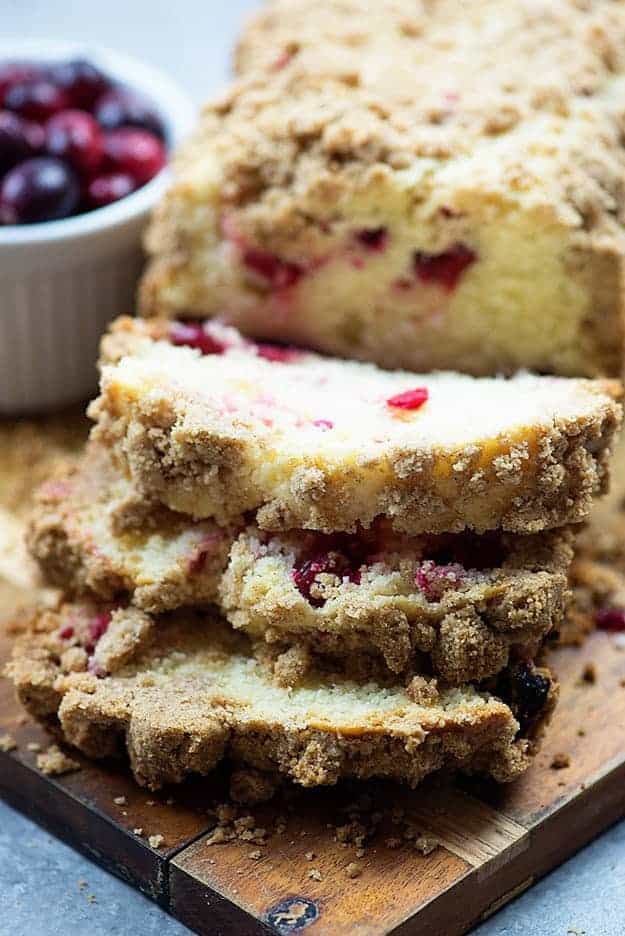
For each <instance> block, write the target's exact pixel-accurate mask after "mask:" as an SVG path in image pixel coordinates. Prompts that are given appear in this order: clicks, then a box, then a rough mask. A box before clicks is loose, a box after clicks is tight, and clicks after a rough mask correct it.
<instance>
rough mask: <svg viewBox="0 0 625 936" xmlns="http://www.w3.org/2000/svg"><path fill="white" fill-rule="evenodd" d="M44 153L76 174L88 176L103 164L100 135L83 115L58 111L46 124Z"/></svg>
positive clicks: (98, 128) (81, 113)
mask: <svg viewBox="0 0 625 936" xmlns="http://www.w3.org/2000/svg"><path fill="white" fill-rule="evenodd" d="M46 149H47V150H48V152H49V153H50V154H51V155H52V156H58V157H59V158H60V159H66V160H67V161H68V162H69V163H71V165H72V166H73V167H74V169H76V170H77V171H78V172H81V173H85V174H88V175H91V173H93V172H94V171H95V170H96V169H97V168H98V166H99V165H100V163H101V162H102V155H103V145H102V131H101V130H100V127H99V126H98V124H97V121H96V120H95V118H94V117H92V116H91V114H87V113H86V112H85V111H81V110H66V111H61V113H60V114H55V115H54V117H51V118H50V120H49V121H48V122H47V124H46Z"/></svg>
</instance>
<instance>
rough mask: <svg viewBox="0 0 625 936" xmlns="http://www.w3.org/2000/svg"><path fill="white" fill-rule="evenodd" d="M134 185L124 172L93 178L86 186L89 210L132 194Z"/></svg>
mask: <svg viewBox="0 0 625 936" xmlns="http://www.w3.org/2000/svg"><path fill="white" fill-rule="evenodd" d="M135 189H136V185H135V182H134V179H132V178H131V177H130V176H129V175H128V174H127V173H125V172H109V173H106V174H105V175H99V176H95V178H93V179H91V181H90V182H89V185H88V186H87V202H88V204H89V207H90V208H103V207H104V206H105V205H111V204H112V203H113V202H116V201H119V199H120V198H125V197H126V195H130V193H131V192H134V190H135Z"/></svg>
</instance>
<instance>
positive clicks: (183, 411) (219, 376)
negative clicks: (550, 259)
mask: <svg viewBox="0 0 625 936" xmlns="http://www.w3.org/2000/svg"><path fill="white" fill-rule="evenodd" d="M133 329H134V331H135V332H136V336H137V340H136V342H135V345H134V348H133V353H132V354H127V355H126V356H125V357H122V359H121V360H120V361H118V362H117V363H116V364H110V365H107V366H105V367H104V372H103V378H102V387H101V395H100V397H99V398H98V400H97V401H95V403H94V404H92V406H91V409H90V414H91V416H92V417H93V418H94V419H96V420H97V426H96V427H95V428H94V430H93V436H94V437H95V438H97V439H99V440H100V441H101V442H102V443H103V444H104V445H105V446H107V447H110V448H112V449H114V451H115V454H116V457H117V458H118V460H119V461H120V463H121V464H123V465H125V468H126V470H128V471H129V472H130V474H131V475H132V477H133V478H134V480H135V482H136V484H137V485H138V487H139V489H140V491H142V492H145V493H146V494H147V496H150V497H154V496H157V497H159V498H160V499H161V500H162V501H163V502H164V503H166V504H167V506H169V507H170V508H172V509H175V510H180V511H182V512H184V513H189V514H191V515H192V516H195V517H208V516H212V517H214V518H215V519H216V520H217V522H219V523H222V524H224V523H228V522H230V521H231V520H232V518H233V517H234V518H238V517H240V516H241V515H243V514H244V513H245V512H247V511H249V510H255V511H257V522H258V525H259V526H260V527H261V528H264V529H270V530H278V529H298V528H300V529H301V528H304V529H317V530H321V531H325V532H334V531H337V530H353V529H355V527H356V524H357V523H360V524H361V525H363V526H369V525H370V524H371V523H372V522H373V521H374V520H375V519H376V517H378V516H386V517H388V518H389V519H390V521H391V522H392V524H393V526H394V528H395V529H396V530H398V531H401V532H406V533H409V534H419V533H424V532H434V533H440V532H448V531H449V532H458V531H461V530H462V529H465V528H469V529H475V530H477V531H478V532H482V531H484V530H488V529H497V528H502V529H504V530H509V531H513V532H519V533H531V532H538V531H540V530H542V529H547V528H550V527H555V526H561V525H563V524H565V523H569V522H576V521H579V520H582V519H584V518H585V516H587V514H588V511H589V509H590V504H591V501H592V498H593V497H594V496H595V495H596V494H598V493H600V492H601V491H603V490H605V487H606V485H607V471H608V462H609V447H610V444H611V441H612V439H613V436H614V433H615V431H616V429H617V427H618V425H619V424H620V419H621V410H620V406H619V405H618V404H616V403H615V402H614V400H613V399H612V398H611V395H612V394H614V393H618V392H620V388H619V385H618V384H617V383H616V382H600V381H599V382H589V381H570V382H567V381H562V380H558V379H554V378H536V377H531V376H529V375H519V376H517V377H515V378H512V379H511V380H509V381H499V380H495V381H487V380H483V381H476V380H474V379H473V378H470V377H464V376H461V375H452V374H434V375H431V376H429V377H428V378H423V377H422V376H420V375H415V374H403V373H401V372H396V373H393V374H389V373H388V372H384V371H380V370H378V369H377V368H375V367H373V366H372V365H365V364H360V363H355V362H342V361H341V362H339V361H335V360H332V359H325V358H320V357H318V356H316V355H308V354H306V355H300V357H299V358H298V359H297V361H295V362H292V363H289V364H283V363H274V362H268V361H265V360H262V359H261V358H259V357H257V356H256V353H255V351H254V348H253V347H252V348H250V349H249V351H248V350H247V349H240V348H236V349H232V350H231V349H227V350H226V353H224V354H222V355H207V356H204V357H200V356H199V355H197V352H195V351H191V350H190V349H189V348H171V346H170V344H169V343H168V342H165V341H157V342H154V341H150V340H149V329H145V328H142V326H141V324H140V323H137V324H135V325H133V324H131V323H129V322H128V320H122V322H121V323H120V324H119V325H118V326H115V327H114V333H116V332H117V331H118V330H120V331H122V332H123V334H124V338H125V341H127V342H130V334H131V332H132V330H133ZM104 347H105V353H106V347H107V346H106V344H105V346H104ZM172 369H175V374H172ZM280 369H281V370H280ZM237 374H238V375H239V377H240V380H241V381H242V382H243V383H244V382H245V381H247V382H248V384H247V385H246V389H245V391H244V396H243V397H242V400H241V401H238V402H237V404H236V406H238V407H239V409H237V408H236V406H235V408H234V410H233V411H232V410H231V409H229V406H230V403H229V401H228V400H227V395H226V402H225V403H224V404H222V403H221V400H220V398H219V397H218V396H217V397H215V398H213V396H211V393H212V389H211V388H214V387H215V386H217V387H218V388H219V387H221V386H222V381H223V380H224V379H225V377H229V378H231V379H232V382H233V385H234V382H235V380H236V377H237ZM292 374H296V375H297V381H296V380H295V378H293V390H294V392H295V391H299V394H300V396H301V393H302V391H301V387H302V386H306V381H307V380H310V382H311V386H313V385H315V381H318V380H319V379H320V376H321V374H323V375H324V376H323V380H326V381H335V383H336V392H337V393H342V394H343V395H344V398H345V399H347V400H350V404H349V405H352V402H351V395H352V389H351V383H352V382H353V383H354V385H355V387H356V388H357V389H356V390H355V391H354V392H353V398H354V399H353V412H354V416H353V420H354V421H355V422H353V423H351V424H350V418H349V415H343V417H342V418H343V423H342V424H341V427H340V429H338V430H337V431H338V432H340V433H347V436H346V438H347V445H346V454H345V455H344V456H343V455H342V454H336V451H335V452H334V454H333V455H332V456H331V457H327V455H326V452H325V449H324V448H323V447H322V446H323V444H325V443H323V442H322V441H319V438H315V439H313V438H312V437H311V435H310V432H308V434H307V435H306V434H304V435H302V438H301V439H300V440H299V443H298V446H297V448H298V454H297V456H293V454H292V449H291V448H289V446H293V444H294V441H295V439H296V434H297V432H299V431H300V430H299V428H298V425H297V424H296V423H295V424H293V425H291V423H289V424H288V426H287V428H286V429H285V428H283V427H282V426H281V425H280V424H279V423H277V422H276V428H275V429H274V423H273V422H272V421H271V420H267V421H265V420H263V419H261V418H258V416H257V414H256V410H255V409H254V407H255V405H256V403H255V400H254V399H252V398H250V401H249V402H248V399H247V394H248V392H249V393H251V391H250V390H249V386H252V387H256V388H257V389H256V393H257V394H258V396H259V397H260V396H262V394H263V392H264V391H265V387H264V385H263V382H264V381H268V380H269V379H270V378H272V379H273V380H274V384H273V387H272V391H273V393H274V394H275V393H276V392H278V393H279V392H280V386H281V385H282V384H281V382H285V381H287V380H289V379H290V378H291V375H292ZM224 375H225V376H224ZM278 376H279V377H280V380H278ZM255 381H256V383H255ZM424 381H425V382H426V383H427V386H428V387H429V390H430V397H431V399H430V401H429V402H428V404H427V405H426V407H424V408H423V409H422V410H419V411H417V412H416V413H408V414H407V417H406V418H407V421H406V423H405V431H404V426H402V427H401V428H400V427H399V424H398V423H397V422H396V421H395V422H394V420H396V419H398V418H399V417H396V416H391V415H389V416H388V418H387V416H386V413H384V414H383V415H382V414H380V413H379V412H378V410H380V405H379V403H376V404H372V405H371V407H370V411H371V420H373V419H376V420H377V423H376V427H377V426H378V425H379V426H380V430H379V431H380V433H387V432H388V438H384V439H382V440H381V441H380V440H377V441H376V440H375V439H373V438H372V437H371V435H367V434H366V433H365V432H364V430H363V432H362V439H360V437H359V435H358V432H359V431H360V428H356V430H355V433H354V434H353V437H350V433H351V431H352V429H351V426H352V425H354V424H355V425H356V426H357V427H359V426H360V423H359V422H358V421H360V422H361V423H362V425H365V424H366V419H365V417H366V414H367V407H368V404H366V403H363V401H362V400H361V399H360V397H359V396H358V394H359V393H360V392H362V390H360V389H359V388H362V387H364V386H365V385H366V386H367V388H368V392H370V393H372V394H373V392H374V391H373V389H371V388H376V390H377V392H378V393H379V394H381V395H382V399H384V396H385V395H390V394H392V393H393V392H397V391H398V390H401V389H405V387H406V386H414V384H415V383H423V382H424ZM298 382H299V383H298ZM284 386H288V387H289V390H287V391H284V390H283V392H282V395H283V396H284V397H285V399H284V401H281V400H278V402H277V403H276V402H275V400H273V399H272V400H271V401H270V404H271V407H273V409H271V410H270V415H271V416H272V417H273V416H274V415H275V413H276V412H277V414H278V416H279V417H281V418H282V417H283V414H284V413H287V415H286V416H284V418H285V419H287V420H291V422H292V420H293V417H292V414H289V413H288V405H287V399H288V398H289V392H290V388H291V385H289V384H286V383H285V384H284ZM329 386H332V384H331V383H330V384H329ZM317 388H318V387H317ZM452 388H453V390H452ZM218 392H219V391H218ZM319 392H321V391H319ZM323 392H327V387H326V388H325V390H324V391H323ZM224 393H225V391H224ZM504 394H508V397H507V398H508V399H509V400H510V402H511V403H512V400H513V399H514V400H516V401H517V402H518V401H519V400H525V399H534V400H538V399H539V398H541V400H542V402H541V409H540V410H539V413H540V415H539V416H538V415H537V416H536V417H535V418H532V420H531V422H530V424H528V422H527V420H530V416H529V415H528V414H522V415H521V416H520V417H519V419H518V422H515V419H514V418H511V419H510V420H509V423H508V424H507V425H506V424H505V421H504V424H500V425H498V428H497V431H496V432H495V433H492V432H491V433H489V431H488V429H486V430H484V433H483V435H480V431H479V425H480V423H479V416H480V412H483V413H489V412H490V410H491V409H493V410H496V409H497V408H499V409H501V406H502V402H501V401H502V397H503V395H504ZM541 394H542V397H541ZM469 397H470V398H472V399H475V406H476V409H477V413H476V423H475V425H476V427H478V428H476V430H475V434H474V435H472V434H471V433H469V434H468V435H466V436H464V435H463V429H462V428H461V427H462V426H463V425H464V423H463V422H462V419H463V417H462V416H459V417H457V420H456V423H455V424H454V421H453V420H454V415H453V412H454V404H455V407H460V406H461V404H465V403H466V400H467V399H468V398H469ZM436 399H438V400H439V403H438V408H437V404H436V402H435V400H436ZM298 405H299V404H298V403H296V402H295V401H294V407H297V406H298ZM217 407H222V408H220V409H217ZM276 407H277V410H276ZM480 408H481V409H480ZM294 412H295V413H297V412H298V410H297V409H294ZM547 413H548V414H549V416H547V415H546V414H547ZM324 415H325V414H324ZM278 416H276V420H277V418H278ZM439 417H440V419H441V420H445V421H446V423H447V424H448V425H449V426H450V431H451V432H455V433H456V434H457V435H458V433H459V435H458V438H459V437H460V435H462V437H463V441H462V443H460V442H459V441H458V442H453V441H452V442H447V443H446V442H445V439H444V437H441V434H440V433H437V429H436V425H435V421H436V419H437V418H439ZM524 419H525V422H524V421H523V420H524ZM385 420H386V422H385ZM427 420H430V422H429V423H427V422H426V421H427ZM534 420H535V421H534ZM433 423H434V425H433ZM487 424H488V423H487ZM307 425H308V424H307ZM425 425H428V429H424V428H423V427H424V426H425ZM306 431H308V430H305V432H306ZM333 431H334V430H333ZM371 431H373V430H371ZM428 433H430V434H431V435H428ZM378 443H379V444H378ZM382 443H383V444H382ZM359 446H360V447H359ZM340 451H342V450H339V452H340ZM268 453H270V458H271V460H272V463H273V465H274V469H273V470H272V471H271V472H268V471H267V458H268Z"/></svg>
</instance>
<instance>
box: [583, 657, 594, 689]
mask: <svg viewBox="0 0 625 936" xmlns="http://www.w3.org/2000/svg"><path fill="white" fill-rule="evenodd" d="M582 680H583V681H584V682H585V683H589V684H590V685H594V684H595V683H596V682H597V667H596V665H595V664H594V663H592V662H590V663H587V664H586V666H585V667H584V669H583V670H582Z"/></svg>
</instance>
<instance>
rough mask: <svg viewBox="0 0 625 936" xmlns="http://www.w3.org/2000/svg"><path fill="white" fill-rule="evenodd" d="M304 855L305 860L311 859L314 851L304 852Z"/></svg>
mask: <svg viewBox="0 0 625 936" xmlns="http://www.w3.org/2000/svg"><path fill="white" fill-rule="evenodd" d="M304 857H305V858H306V861H312V860H313V858H314V857H315V853H314V852H306V854H305V855H304Z"/></svg>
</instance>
